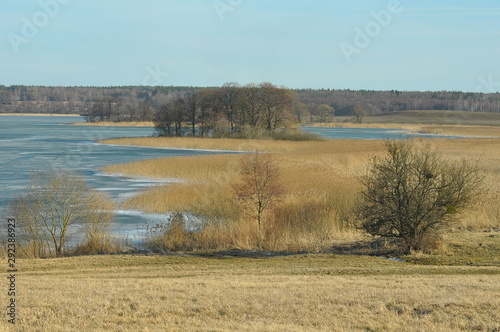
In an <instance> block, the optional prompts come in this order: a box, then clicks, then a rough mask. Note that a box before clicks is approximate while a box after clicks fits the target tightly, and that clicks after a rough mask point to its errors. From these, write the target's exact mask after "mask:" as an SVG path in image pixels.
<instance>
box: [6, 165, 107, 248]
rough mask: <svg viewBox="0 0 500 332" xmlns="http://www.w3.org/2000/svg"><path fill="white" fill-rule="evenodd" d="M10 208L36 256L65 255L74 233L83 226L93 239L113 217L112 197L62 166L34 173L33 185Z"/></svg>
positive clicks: (24, 238)
mask: <svg viewBox="0 0 500 332" xmlns="http://www.w3.org/2000/svg"><path fill="white" fill-rule="evenodd" d="M11 210H12V213H13V215H14V216H15V218H16V220H18V224H19V227H20V231H21V234H22V236H21V237H22V239H21V241H22V242H24V244H25V245H26V246H27V247H31V248H32V249H33V254H34V255H36V256H39V255H40V254H41V255H45V254H54V255H56V256H62V255H64V252H65V249H66V244H67V242H68V241H69V240H70V239H71V238H72V237H73V236H74V235H75V234H78V233H80V234H81V233H82V230H83V232H84V233H85V235H86V236H87V239H89V240H90V239H92V238H93V237H94V236H96V235H97V234H100V233H102V232H103V231H104V230H105V229H106V228H107V227H108V226H109V224H110V222H111V221H112V220H113V212H112V203H110V202H109V200H107V199H105V197H104V196H103V195H101V194H98V193H97V192H95V191H93V190H91V189H90V188H89V187H88V186H87V185H86V184H85V182H84V181H83V180H81V179H80V178H79V177H78V176H76V175H74V174H72V173H69V172H64V171H59V170H57V171H56V170H48V171H40V172H36V173H34V174H33V175H32V176H31V186H30V188H29V189H28V190H26V193H25V194H24V195H23V196H21V197H19V198H17V199H15V200H14V201H13V203H12V205H11Z"/></svg>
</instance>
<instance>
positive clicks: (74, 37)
mask: <svg viewBox="0 0 500 332" xmlns="http://www.w3.org/2000/svg"><path fill="white" fill-rule="evenodd" d="M499 60H500V3H499V2H498V0H479V1H464V0H450V1H439V0H433V1H431V0H354V1H340V0H141V1H139V0H17V1H2V2H1V4H0V84H1V85H14V84H21V85H44V86H48V85H50V86H124V85H153V86H155V85H165V86H171V85H173V86H220V85H223V84H224V83H226V82H237V83H239V84H242V85H243V84H248V83H261V82H271V83H274V84H276V85H279V86H286V87H289V88H294V89H300V88H313V89H320V88H324V89H353V90H360V89H366V90H403V91H436V90H448V91H472V92H495V91H498V90H500V63H499Z"/></svg>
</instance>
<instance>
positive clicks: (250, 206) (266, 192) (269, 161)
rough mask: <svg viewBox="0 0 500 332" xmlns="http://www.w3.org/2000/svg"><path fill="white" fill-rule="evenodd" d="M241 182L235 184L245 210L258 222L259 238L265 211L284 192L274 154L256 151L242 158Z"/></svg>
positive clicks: (278, 199)
mask: <svg viewBox="0 0 500 332" xmlns="http://www.w3.org/2000/svg"><path fill="white" fill-rule="evenodd" d="M240 176H241V182H240V183H239V184H238V185H235V186H234V190H235V193H236V197H237V199H238V201H239V202H240V203H241V204H242V206H243V211H244V212H245V213H246V214H247V215H248V216H249V217H251V218H252V219H254V220H255V221H256V222H257V227H258V232H259V240H260V237H261V233H262V221H263V216H264V212H265V211H266V210H267V209H269V208H270V207H271V206H273V205H274V204H276V203H277V202H279V201H280V199H281V197H282V195H283V194H284V192H285V191H284V186H283V184H282V183H281V180H280V175H279V168H278V165H277V162H276V160H275V159H274V158H273V156H272V155H270V154H266V153H259V152H255V153H252V154H248V155H244V156H243V157H242V159H241V171H240Z"/></svg>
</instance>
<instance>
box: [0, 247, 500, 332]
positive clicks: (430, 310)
mask: <svg viewBox="0 0 500 332" xmlns="http://www.w3.org/2000/svg"><path fill="white" fill-rule="evenodd" d="M18 266H19V269H20V271H19V272H18V280H17V289H18V295H17V310H18V322H17V324H16V326H15V329H14V328H12V329H9V328H8V327H7V322H6V319H5V318H3V319H2V321H1V323H0V330H2V331H26V332H31V331H47V332H48V331H50V332H57V331H61V332H71V331H339V332H342V331H394V332H400V331H498V330H499V329H500V314H499V313H500V297H499V296H498V294H499V291H500V275H499V273H500V268H499V267H498V266H482V267H478V266H422V265H414V264H410V263H401V262H394V261H389V260H386V259H383V258H378V257H366V256H348V255H332V254H316V255H289V256H275V257H258V256H250V257H234V256H224V255H223V254H220V255H213V254H212V255H206V256H203V255H177V256H139V255H114V256H87V257H70V258H62V259H44V260H29V259H27V260H20V261H19V262H18ZM0 300H1V301H2V303H6V297H5V294H4V292H2V295H1V297H0Z"/></svg>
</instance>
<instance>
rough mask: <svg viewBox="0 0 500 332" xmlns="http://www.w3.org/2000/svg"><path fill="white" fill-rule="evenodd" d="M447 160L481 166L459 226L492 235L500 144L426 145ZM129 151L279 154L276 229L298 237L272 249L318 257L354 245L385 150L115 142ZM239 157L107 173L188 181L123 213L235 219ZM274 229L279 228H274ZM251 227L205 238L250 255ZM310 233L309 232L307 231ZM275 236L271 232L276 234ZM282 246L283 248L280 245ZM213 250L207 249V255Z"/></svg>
mask: <svg viewBox="0 0 500 332" xmlns="http://www.w3.org/2000/svg"><path fill="white" fill-rule="evenodd" d="M420 141H421V142H422V144H423V145H427V146H429V148H431V149H434V150H436V151H438V152H440V153H442V154H443V157H444V158H446V159H452V160H459V159H462V158H465V159H468V160H471V161H474V160H479V164H480V167H481V169H482V172H483V174H484V175H485V176H486V182H485V186H484V188H483V190H482V192H481V195H480V196H479V197H478V199H477V201H476V202H475V205H474V206H473V208H472V209H470V210H469V211H467V212H466V213H464V214H463V215H462V216H461V218H460V222H459V223H458V224H455V227H459V228H463V229H471V230H477V229H487V228H491V227H499V226H500V207H499V205H498V201H499V199H500V144H499V141H498V140H495V139H421V140H420ZM118 142H121V143H123V144H132V145H144V146H146V145H151V144H153V145H155V146H158V145H160V146H163V147H165V146H168V145H173V146H176V147H190V148H191V147H198V148H200V147H203V148H207V147H208V146H210V147H213V148H216V149H222V148H223V149H228V148H230V147H238V149H240V150H243V149H247V150H248V151H253V150H254V148H255V146H256V145H258V146H259V147H260V148H261V150H264V151H268V152H273V151H276V152H274V155H275V158H276V159H277V160H278V161H279V164H280V167H281V177H282V180H283V183H284V185H285V187H286V189H287V192H288V193H287V195H286V196H285V198H284V200H283V202H282V204H281V206H280V207H279V208H277V209H276V210H275V219H274V221H275V222H278V223H279V222H280V220H281V222H285V223H287V224H293V225H295V226H294V231H290V232H282V231H280V229H274V232H275V233H278V234H283V235H282V236H281V238H280V239H274V240H273V241H274V242H273V243H270V244H269V247H268V248H269V249H272V250H292V251H293V250H299V251H300V250H310V251H321V250H324V249H325V248H328V247H329V246H331V245H332V243H335V242H338V241H340V240H341V239H346V240H347V239H353V234H352V231H351V230H352V227H353V226H354V225H355V223H356V220H355V215H354V207H355V204H356V199H357V194H358V192H359V190H360V188H361V185H360V182H359V177H360V176H362V175H363V174H365V172H366V167H367V165H368V162H369V160H370V158H371V157H373V156H376V155H380V154H382V153H383V151H384V147H383V144H382V142H381V141H377V140H329V141H323V142H275V141H245V140H231V139H230V140H225V139H223V140H220V139H197V138H189V139H160V140H159V139H153V138H150V139H143V138H140V139H123V140H119V141H114V143H118ZM240 158H241V157H240V156H238V155H231V154H226V155H206V156H193V157H176V158H162V159H155V160H145V161H138V162H134V163H129V164H124V165H115V166H110V167H107V168H106V171H107V172H111V173H120V174H126V175H130V176H142V177H155V178H177V179H181V180H183V182H180V183H176V184H169V185H165V186H160V187H156V188H152V189H149V190H147V191H145V192H143V193H142V194H140V195H138V196H135V197H133V198H131V199H129V200H127V201H125V202H124V203H123V208H126V209H139V210H143V211H147V212H155V213H167V212H173V211H184V212H190V213H194V214H197V215H203V216H206V217H208V218H211V219H214V220H221V219H222V220H236V219H238V218H239V210H238V207H237V204H236V202H235V200H234V194H233V189H232V185H233V184H234V183H236V182H237V181H238V176H239V174H238V171H239V161H240ZM274 226H276V225H274ZM274 226H273V227H274ZM251 229H252V228H251V225H247V224H242V223H240V224H238V226H237V227H236V229H232V228H230V229H229V230H224V231H227V232H229V233H231V234H232V235H231V236H230V237H231V241H229V240H228V239H224V235H223V234H221V232H222V231H223V230H221V229H217V230H214V229H212V230H211V232H212V233H211V234H209V235H206V237H207V238H211V240H207V241H208V242H210V243H218V244H217V245H214V246H215V247H218V248H230V247H238V248H241V249H251V248H253V245H252V243H253V242H252V241H254V240H253V238H252V237H255V234H252V230H251ZM304 230H306V231H307V232H305V231H304ZM270 231H273V230H272V229H271V230H270ZM278 240H279V241H278ZM208 247H210V246H209V245H207V249H208Z"/></svg>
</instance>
